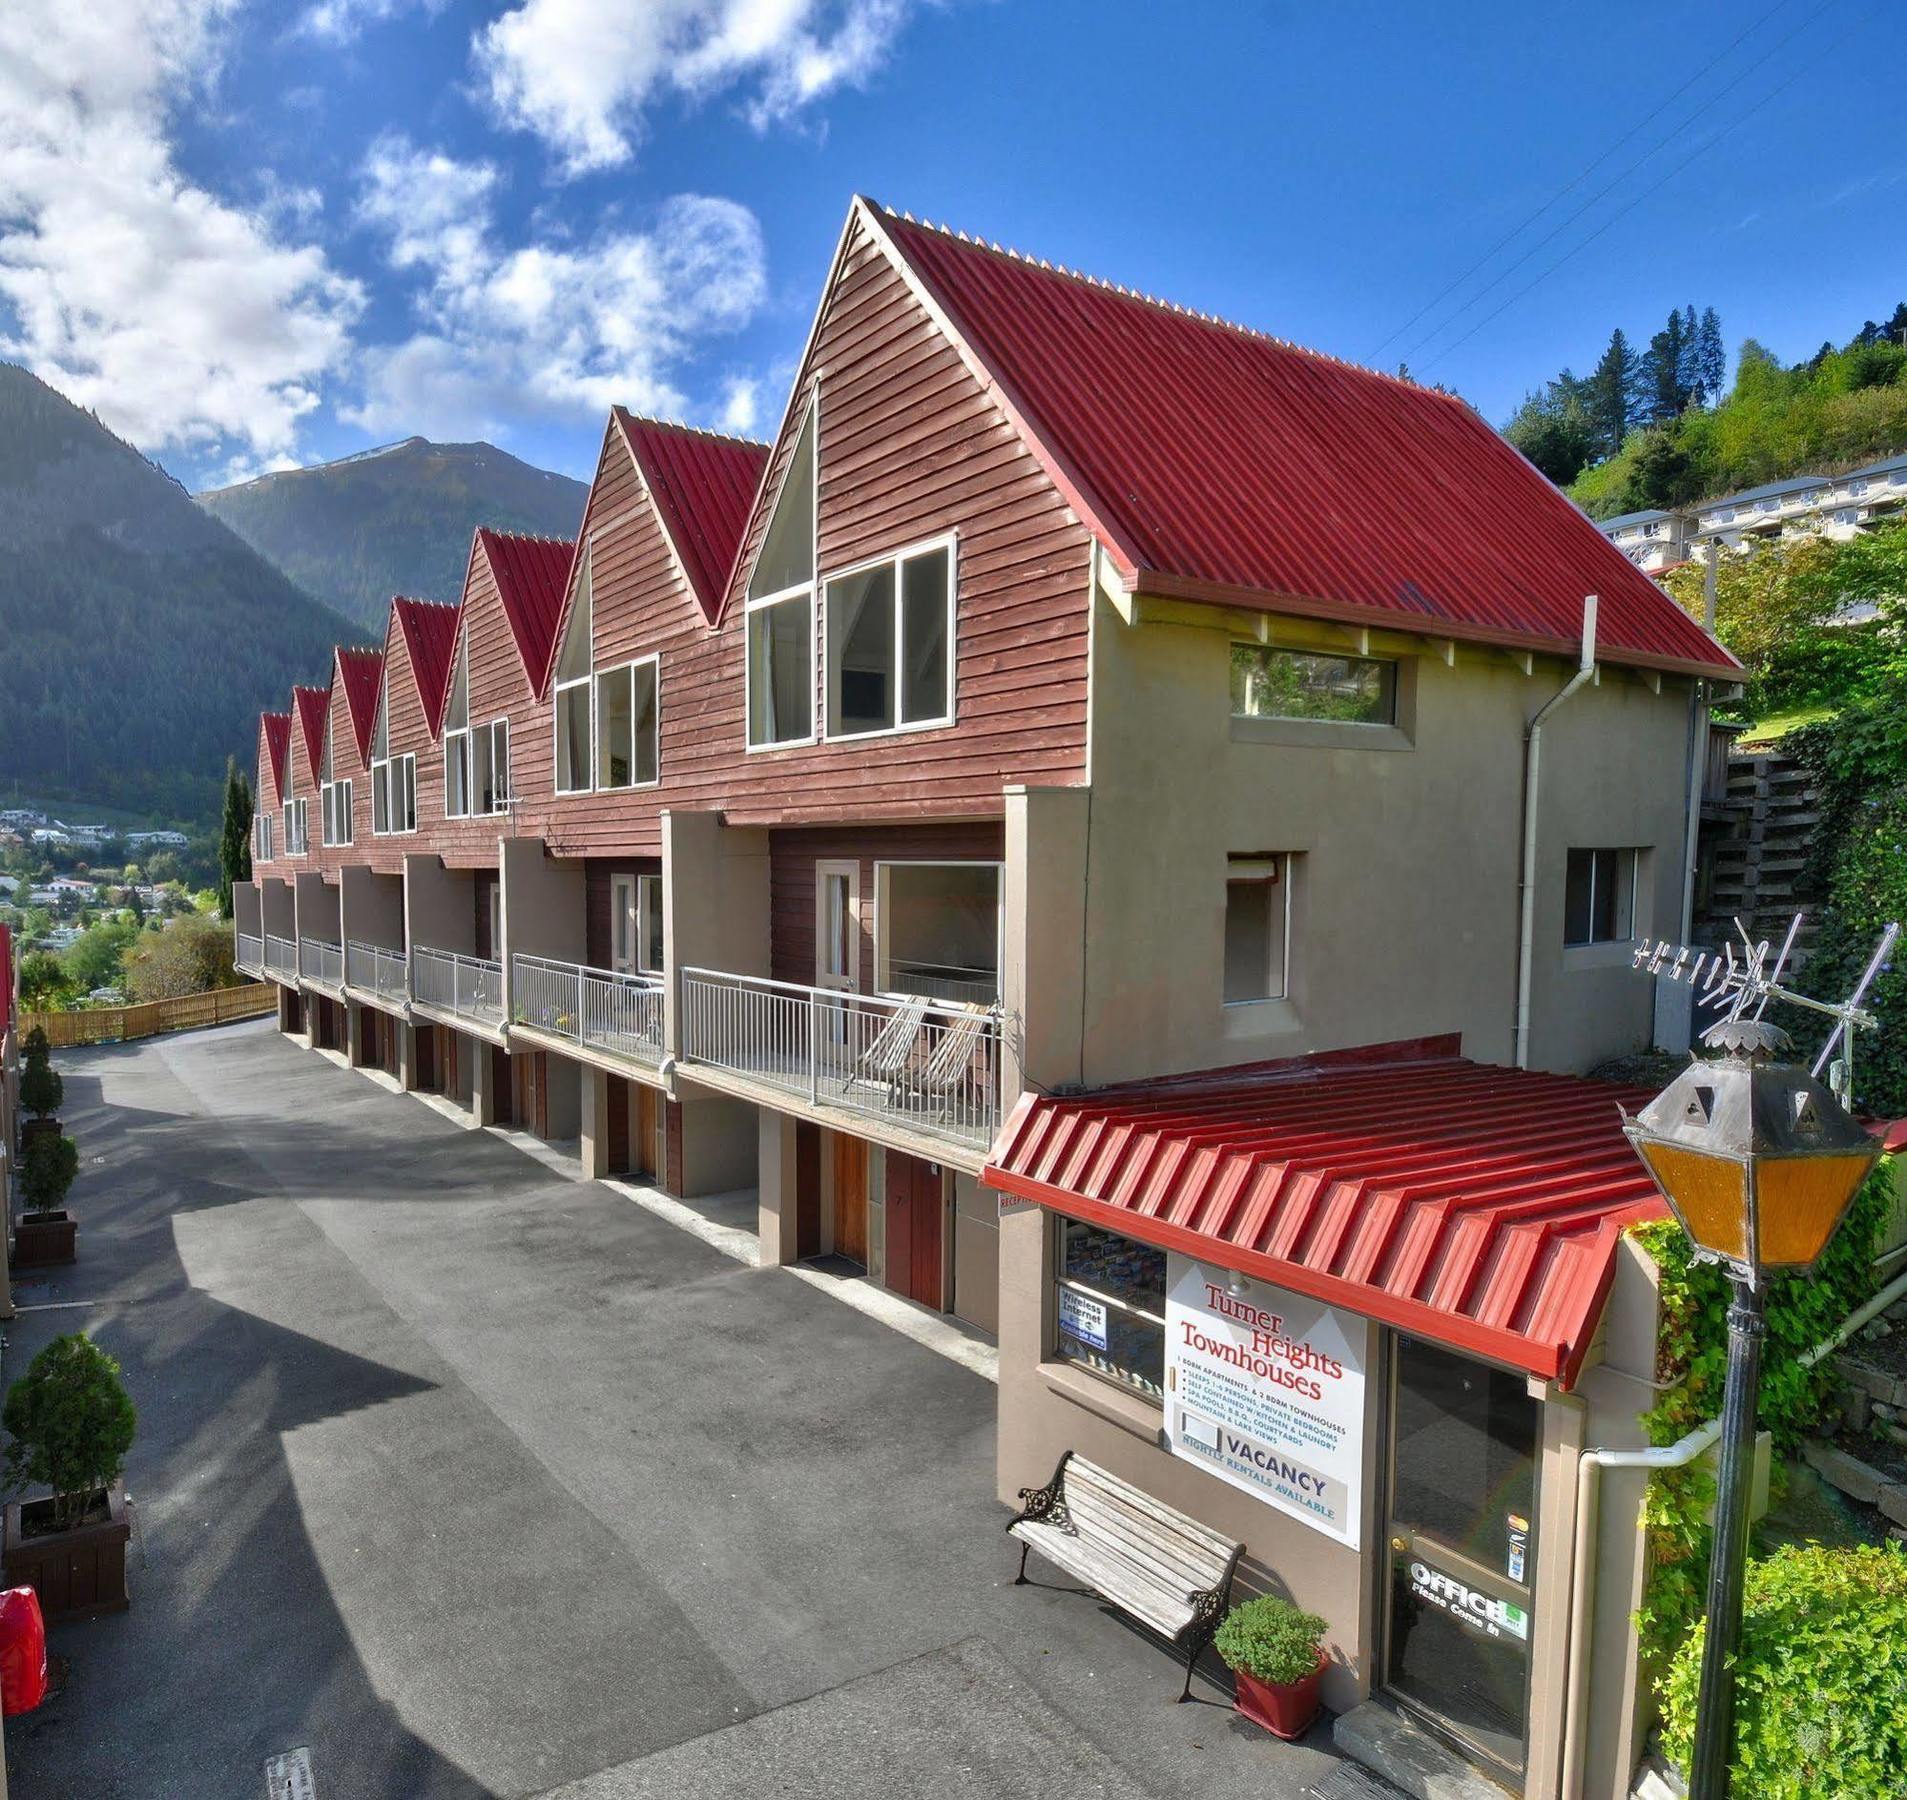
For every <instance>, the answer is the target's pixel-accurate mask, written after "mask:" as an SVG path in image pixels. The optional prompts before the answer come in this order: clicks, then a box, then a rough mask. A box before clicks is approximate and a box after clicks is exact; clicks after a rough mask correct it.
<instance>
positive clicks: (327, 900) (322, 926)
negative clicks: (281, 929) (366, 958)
mask: <svg viewBox="0 0 1907 1800" xmlns="http://www.w3.org/2000/svg"><path fill="white" fill-rule="evenodd" d="M294 894H295V916H296V918H297V920H298V935H299V936H300V937H307V938H319V939H322V940H323V941H324V942H326V943H329V944H338V943H342V942H343V940H342V938H341V937H340V936H339V934H338V933H339V915H338V905H339V895H338V890H337V888H336V887H334V886H331V885H329V884H327V883H326V881H325V878H324V877H323V876H322V875H320V874H319V873H318V871H317V870H316V869H300V870H299V871H298V876H297V884H296V887H295V889H294Z"/></svg>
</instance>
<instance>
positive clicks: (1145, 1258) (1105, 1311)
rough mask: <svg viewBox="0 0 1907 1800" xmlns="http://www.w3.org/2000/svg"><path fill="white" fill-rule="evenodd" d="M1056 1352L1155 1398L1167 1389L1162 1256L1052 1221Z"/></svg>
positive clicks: (1092, 1228) (1114, 1236)
mask: <svg viewBox="0 0 1907 1800" xmlns="http://www.w3.org/2000/svg"><path fill="white" fill-rule="evenodd" d="M1055 1228H1056V1230H1057V1232H1058V1236H1059V1243H1058V1246H1057V1257H1056V1265H1057V1274H1056V1276H1055V1280H1054V1296H1053V1298H1054V1314H1055V1322H1056V1329H1055V1331H1054V1348H1055V1349H1056V1350H1057V1351H1058V1353H1059V1355H1060V1357H1061V1358H1062V1359H1063V1360H1065V1361H1067V1362H1076V1363H1080V1364H1083V1365H1084V1366H1085V1367H1086V1368H1089V1369H1091V1370H1092V1371H1093V1372H1094V1373H1095V1374H1098V1375H1104V1376H1107V1377H1108V1378H1109V1379H1111V1380H1113V1381H1117V1382H1119V1383H1121V1384H1122V1385H1123V1386H1126V1387H1130V1388H1137V1389H1138V1390H1139V1392H1140V1393H1142V1394H1148V1395H1150V1396H1152V1397H1153V1398H1154V1399H1159V1398H1161V1397H1162V1396H1163V1394H1164V1391H1165V1252H1164V1251H1163V1250H1155V1249H1153V1247H1152V1246H1151V1245H1150V1244H1140V1243H1136V1242H1134V1241H1133V1239H1131V1238H1127V1237H1121V1236H1119V1234H1118V1233H1117V1232H1112V1231H1106V1230H1103V1229H1101V1227H1099V1226H1097V1225H1086V1224H1082V1223H1080V1222H1079V1221H1078V1220H1076V1219H1059V1220H1056V1221H1055Z"/></svg>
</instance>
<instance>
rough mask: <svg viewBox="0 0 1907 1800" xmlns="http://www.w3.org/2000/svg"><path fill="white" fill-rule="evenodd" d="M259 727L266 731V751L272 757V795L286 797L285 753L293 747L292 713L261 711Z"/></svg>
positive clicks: (275, 798) (274, 797)
mask: <svg viewBox="0 0 1907 1800" xmlns="http://www.w3.org/2000/svg"><path fill="white" fill-rule="evenodd" d="M258 723H259V727H260V728H261V729H262V730H263V732H264V733H265V753H266V755H268V756H269V757H270V758H271V790H272V792H271V797H272V799H273V800H283V799H284V797H285V755H286V752H288V751H289V750H290V749H291V714H290V713H288V712H281V713H269V712H268V713H260V714H259V715H258Z"/></svg>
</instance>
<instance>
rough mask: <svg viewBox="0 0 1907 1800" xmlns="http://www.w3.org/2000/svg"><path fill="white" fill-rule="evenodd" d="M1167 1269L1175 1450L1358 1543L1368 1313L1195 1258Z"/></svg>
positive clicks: (1169, 1407) (1180, 1259)
mask: <svg viewBox="0 0 1907 1800" xmlns="http://www.w3.org/2000/svg"><path fill="white" fill-rule="evenodd" d="M1165 1275H1166V1292H1165V1390H1166V1407H1165V1413H1166V1437H1167V1440H1168V1442H1169V1443H1170V1445H1171V1449H1172V1454H1173V1455H1174V1456H1180V1457H1183V1458H1184V1459H1185V1460H1186V1461H1187V1462H1195V1463H1198V1464H1200V1465H1202V1466H1203V1467H1205V1468H1207V1469H1209V1470H1210V1471H1211V1472H1212V1473H1213V1474H1214V1475H1216V1476H1218V1477H1219V1479H1220V1480H1221V1481H1229V1482H1230V1483H1231V1484H1232V1485H1233V1486H1234V1487H1238V1488H1243V1489H1244V1490H1245V1492H1246V1493H1248V1494H1254V1495H1256V1496H1257V1497H1258V1498H1259V1499H1260V1500H1263V1501H1265V1502H1266V1503H1267V1504H1268V1505H1271V1506H1275V1507H1277V1508H1278V1510H1279V1511H1280V1512H1287V1513H1290V1514H1291V1515H1292V1517H1293V1518H1297V1519H1302V1520H1303V1521H1304V1522H1305V1523H1306V1524H1307V1525H1310V1526H1312V1527H1313V1528H1314V1529H1316V1530H1318V1531H1321V1532H1323V1533H1324V1534H1325V1536H1326V1537H1330V1538H1335V1539H1336V1540H1337V1541H1338V1542H1339V1543H1340V1544H1346V1545H1348V1546H1349V1547H1350V1548H1351V1549H1353V1550H1355V1549H1357V1548H1358V1544H1359V1538H1360V1529H1359V1527H1360V1522H1361V1519H1362V1514H1363V1506H1364V1370H1365V1366H1366V1364H1367V1363H1368V1362H1369V1360H1370V1342H1371V1327H1370V1321H1369V1320H1368V1319H1361V1318H1359V1317H1358V1316H1357V1315H1356V1314H1355V1313H1347V1312H1342V1311H1340V1310H1339V1309H1338V1308H1337V1307H1334V1306H1326V1305H1325V1304H1324V1303H1323V1302H1322V1301H1318V1300H1307V1299H1305V1298H1304V1297H1303V1296H1301V1295H1298V1294H1290V1293H1286V1292H1285V1291H1284V1290H1283V1289H1282V1288H1275V1287H1271V1286H1268V1285H1267V1284H1266V1283H1264V1282H1261V1281H1248V1280H1245V1279H1244V1278H1243V1277H1241V1276H1237V1275H1233V1274H1232V1273H1231V1272H1230V1271H1229V1270H1225V1269H1215V1268H1211V1267H1209V1266H1208V1265H1206V1264H1204V1263H1200V1262H1195V1261H1193V1260H1192V1259H1191V1258H1190V1257H1185V1256H1178V1255H1168V1256H1167V1258H1166V1271H1165Z"/></svg>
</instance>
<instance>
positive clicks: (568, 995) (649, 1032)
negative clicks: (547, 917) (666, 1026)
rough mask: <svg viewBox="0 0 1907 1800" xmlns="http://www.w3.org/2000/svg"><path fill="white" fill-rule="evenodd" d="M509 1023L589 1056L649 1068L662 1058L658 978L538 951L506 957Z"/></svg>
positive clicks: (659, 985) (660, 988) (617, 1063)
mask: <svg viewBox="0 0 1907 1800" xmlns="http://www.w3.org/2000/svg"><path fill="white" fill-rule="evenodd" d="M510 978H511V983H510V1023H511V1025H512V1027H513V1028H515V1027H519V1026H520V1027H522V1028H523V1029H524V1030H525V1031H527V1032H530V1033H532V1034H534V1035H536V1036H538V1037H541V1038H547V1039H549V1040H551V1041H552V1042H553V1043H557V1044H560V1045H562V1046H563V1047H565V1048H570V1047H573V1048H574V1049H575V1050H577V1051H580V1052H582V1053H584V1054H585V1055H587V1056H588V1057H589V1059H590V1060H592V1061H596V1060H601V1061H604V1062H605V1063H607V1064H613V1065H615V1066H617V1067H622V1066H625V1065H626V1066H629V1067H632V1068H635V1069H640V1070H643V1071H646V1072H653V1071H654V1070H655V1069H656V1068H657V1067H658V1065H659V1064H660V1063H661V1061H662V1056H663V1042H662V1026H663V990H662V984H661V983H660V982H659V981H656V980H654V979H652V978H651V977H649V976H646V975H634V974H628V973H624V972H622V971H618V970H615V969H596V968H591V967H589V966H588V965H587V964H585V963H570V962H558V961H555V960H553V959H552V958H549V957H544V956H523V955H518V956H514V957H512V958H511V959H510Z"/></svg>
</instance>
